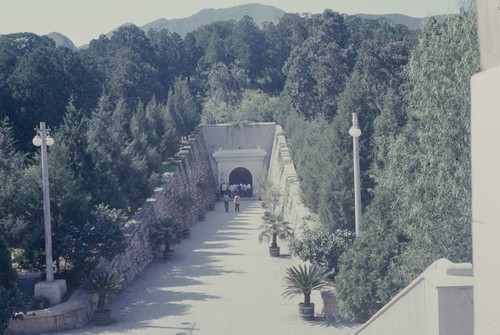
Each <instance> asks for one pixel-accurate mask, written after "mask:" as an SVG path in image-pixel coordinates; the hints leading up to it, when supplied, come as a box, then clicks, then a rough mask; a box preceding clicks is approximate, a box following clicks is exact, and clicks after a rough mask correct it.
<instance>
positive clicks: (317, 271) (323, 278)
mask: <svg viewBox="0 0 500 335" xmlns="http://www.w3.org/2000/svg"><path fill="white" fill-rule="evenodd" d="M284 280H285V290H284V291H283V296H285V297H292V296H296V295H300V294H303V295H304V305H305V306H309V305H310V304H311V292H312V291H314V290H320V289H322V288H325V287H328V286H330V282H329V281H328V269H325V268H322V267H320V266H317V265H314V264H313V265H309V264H308V265H301V264H299V265H297V266H292V267H291V268H288V269H286V274H285V278H284Z"/></svg>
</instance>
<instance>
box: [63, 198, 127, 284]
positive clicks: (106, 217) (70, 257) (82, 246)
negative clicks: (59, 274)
mask: <svg viewBox="0 0 500 335" xmlns="http://www.w3.org/2000/svg"><path fill="white" fill-rule="evenodd" d="M126 221H127V217H126V216H125V215H124V213H123V211H121V210H117V209H111V208H109V207H107V206H104V205H99V206H97V207H96V208H95V209H94V210H93V211H92V212H91V215H90V218H89V219H88V221H85V222H82V223H81V224H80V226H72V227H70V228H71V229H69V231H68V233H67V235H66V238H67V239H68V240H69V241H68V242H67V246H68V247H67V249H65V250H64V254H63V256H64V259H65V261H66V262H67V263H68V264H67V266H68V267H69V270H71V271H72V272H73V273H75V276H76V277H77V278H81V277H82V276H83V275H84V274H85V273H89V272H90V271H92V270H93V269H94V268H95V266H96V265H97V264H98V263H99V260H100V259H101V257H103V258H105V259H108V260H111V259H112V258H113V257H114V256H116V255H118V254H120V253H122V252H124V251H125V249H126V247H127V241H126V238H125V235H124V231H123V229H124V225H125V223H126Z"/></svg>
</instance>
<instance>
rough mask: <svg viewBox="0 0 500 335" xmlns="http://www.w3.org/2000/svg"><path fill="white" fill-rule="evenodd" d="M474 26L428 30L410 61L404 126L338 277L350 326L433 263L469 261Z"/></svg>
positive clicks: (464, 21)
mask: <svg viewBox="0 0 500 335" xmlns="http://www.w3.org/2000/svg"><path fill="white" fill-rule="evenodd" d="M475 19H476V16H475V12H474V10H469V11H465V12H463V13H462V14H461V15H458V16H455V17H450V18H449V19H448V20H446V21H445V22H444V23H443V24H438V23H437V22H435V21H433V20H431V21H427V23H426V24H425V26H424V28H423V30H422V31H421V33H420V35H419V38H418V45H417V47H416V48H415V49H414V50H413V52H412V54H411V58H410V61H409V64H408V67H407V71H408V78H409V84H410V85H409V90H408V91H407V94H406V97H405V105H407V106H408V107H407V109H406V115H405V118H404V119H403V120H407V122H406V124H405V126H404V128H403V129H402V130H400V131H392V133H390V134H389V136H388V138H387V142H385V143H384V142H382V143H383V144H384V147H382V150H380V151H379V152H378V154H377V156H375V157H376V158H377V161H376V164H375V165H374V166H373V171H374V172H375V173H374V174H373V176H374V181H375V196H374V198H373V201H372V203H371V204H370V205H369V206H368V208H367V209H366V211H365V215H364V216H363V221H364V222H366V223H367V224H366V225H364V229H365V230H364V232H363V235H362V236H361V237H360V238H358V239H356V242H355V243H354V246H353V248H352V249H351V250H349V251H348V252H347V253H346V254H344V256H343V257H342V259H341V266H340V273H339V275H338V276H337V284H338V286H337V288H338V292H339V300H340V307H341V310H342V311H343V313H344V314H345V315H346V316H347V317H349V318H351V319H357V320H361V321H362V320H366V319H367V318H368V317H370V316H371V315H372V314H373V313H374V312H375V311H376V310H377V309H378V308H379V307H381V306H382V305H383V304H384V303H386V302H387V301H389V300H390V299H391V298H392V296H393V295H394V294H395V293H396V292H398V291H399V290H401V289H402V288H404V287H405V286H406V285H408V284H409V283H410V282H411V280H413V279H414V278H415V277H416V276H417V275H418V274H419V273H421V272H422V271H423V270H425V268H427V267H428V266H429V265H430V264H432V262H434V261H435V260H437V259H439V258H442V257H445V258H448V259H449V260H451V261H453V262H470V260H471V250H472V248H471V243H472V242H471V231H470V227H471V224H470V221H471V198H470V197H471V194H470V192H471V186H470V138H469V131H470V115H469V113H470V105H469V104H470V102H469V98H468V97H469V96H470V92H469V80H470V76H471V75H472V74H473V73H475V72H477V70H478V61H479V56H478V48H477V39H476V36H475V34H476V29H475ZM387 116H389V115H387ZM400 121H401V119H399V121H397V122H388V123H386V122H383V123H381V124H380V125H382V127H381V128H380V129H386V130H389V131H390V129H391V127H393V126H394V125H397V124H398V122H400ZM403 122H404V121H403ZM388 125H389V127H388ZM377 126H379V125H377ZM379 135H381V134H379ZM380 139H382V138H380ZM381 153H384V155H385V156H386V159H385V160H382V159H380V156H378V155H379V154H381ZM365 232H366V233H365ZM367 265H368V266H367Z"/></svg>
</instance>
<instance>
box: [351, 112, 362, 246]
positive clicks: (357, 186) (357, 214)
mask: <svg viewBox="0 0 500 335" xmlns="http://www.w3.org/2000/svg"><path fill="white" fill-rule="evenodd" d="M349 135H351V136H352V151H353V155H352V156H353V161H354V221H355V229H356V236H359V235H360V234H361V181H360V176H359V142H358V141H359V140H358V137H359V136H361V129H359V128H358V114H357V113H352V127H351V128H350V129H349Z"/></svg>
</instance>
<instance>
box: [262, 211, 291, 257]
mask: <svg viewBox="0 0 500 335" xmlns="http://www.w3.org/2000/svg"><path fill="white" fill-rule="evenodd" d="M262 219H263V220H264V222H263V223H262V225H261V226H260V228H259V229H260V230H261V232H260V234H259V242H262V241H266V242H271V245H270V246H269V254H270V255H271V256H273V257H278V256H279V255H280V247H279V246H278V243H277V240H278V238H279V239H280V240H282V241H286V240H287V239H289V238H290V237H292V235H293V229H292V227H291V225H290V223H289V222H286V221H283V217H282V216H281V215H275V214H270V213H269V214H268V215H265V216H263V217H262Z"/></svg>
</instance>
